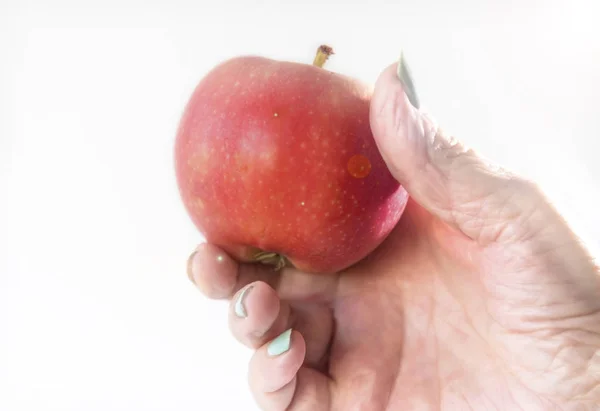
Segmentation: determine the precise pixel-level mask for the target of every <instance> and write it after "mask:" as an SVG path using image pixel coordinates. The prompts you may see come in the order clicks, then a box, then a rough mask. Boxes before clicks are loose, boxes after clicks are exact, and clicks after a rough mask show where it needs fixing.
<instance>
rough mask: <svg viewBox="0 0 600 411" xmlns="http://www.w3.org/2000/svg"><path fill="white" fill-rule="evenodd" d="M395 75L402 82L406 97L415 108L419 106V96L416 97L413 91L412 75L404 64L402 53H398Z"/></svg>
mask: <svg viewBox="0 0 600 411" xmlns="http://www.w3.org/2000/svg"><path fill="white" fill-rule="evenodd" d="M396 75H397V76H398V79H399V80H400V82H401V83H402V86H403V87H404V92H405V93H406V96H407V97H408V101H410V104H412V105H413V106H414V107H415V108H419V98H418V97H417V92H416V91H415V85H414V83H413V80H412V76H411V75H410V69H409V68H408V65H407V64H406V59H405V58H404V53H400V60H399V61H398V68H397V69H396Z"/></svg>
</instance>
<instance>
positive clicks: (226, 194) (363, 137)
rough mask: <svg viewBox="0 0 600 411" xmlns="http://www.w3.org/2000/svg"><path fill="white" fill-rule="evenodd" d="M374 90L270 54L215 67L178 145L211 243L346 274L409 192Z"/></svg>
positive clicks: (191, 200)
mask: <svg viewBox="0 0 600 411" xmlns="http://www.w3.org/2000/svg"><path fill="white" fill-rule="evenodd" d="M370 90H371V88H370V87H367V86H365V85H363V84H361V83H359V82H357V81H355V80H353V79H351V78H348V77H346V76H342V75H340V74H336V73H333V72H330V71H327V70H325V69H322V68H319V67H315V66H311V65H308V64H301V63H293V62H285V61H277V60H272V59H267V58H262V57H254V56H247V57H236V58H233V59H230V60H227V61H225V62H223V63H221V64H219V65H218V66H217V67H215V68H214V69H213V70H211V71H210V72H209V73H208V74H207V75H206V76H205V77H204V78H203V79H202V80H201V81H200V83H199V84H198V86H197V87H196V89H195V90H194V92H193V93H192V95H191V97H190V100H189V102H188V104H187V106H186V107H185V110H184V113H183V115H182V118H181V121H180V125H179V129H178V132H177V136H176V141H175V171H176V178H177V184H178V187H179V191H180V194H181V198H182V201H183V204H184V205H185V208H186V210H187V212H188V214H189V215H190V217H191V220H192V221H193V223H194V224H195V226H196V227H197V228H198V230H199V231H200V232H201V233H202V234H203V235H204V236H205V238H206V239H207V241H209V242H211V243H214V244H216V245H219V246H221V247H223V248H224V249H225V250H226V251H227V252H229V253H230V254H231V255H232V256H233V257H235V258H237V259H239V260H240V261H249V260H252V259H253V257H254V256H255V255H256V253H257V251H260V250H262V251H268V252H274V253H278V254H280V255H283V256H285V257H286V258H287V260H288V261H289V262H290V263H291V264H293V265H295V266H296V267H298V268H299V269H302V270H304V271H307V272H311V273H331V272H337V271H340V270H342V269H344V268H347V267H349V266H350V265H352V264H354V263H356V262H358V261H359V260H361V259H363V258H364V257H365V256H367V255H368V254H369V253H370V252H371V251H373V250H374V249H375V248H376V247H377V246H378V245H379V244H381V242H383V240H384V239H385V238H386V237H387V236H388V235H389V233H390V232H391V230H392V229H393V228H394V227H395V226H396V224H397V222H398V220H399V219H400V217H401V215H402V213H403V211H404V208H405V206H406V202H407V200H408V195H407V193H406V191H405V190H404V188H403V187H402V186H401V185H400V184H399V183H398V182H397V181H396V180H395V179H394V178H393V176H392V175H391V173H390V172H389V170H388V169H387V167H386V165H385V163H384V161H383V159H382V157H381V155H380V153H379V151H378V149H377V146H376V144H375V141H374V139H373V136H372V134H371V129H370V124H369V104H370V96H371V94H370ZM225 113H226V114H227V115H222V114H225Z"/></svg>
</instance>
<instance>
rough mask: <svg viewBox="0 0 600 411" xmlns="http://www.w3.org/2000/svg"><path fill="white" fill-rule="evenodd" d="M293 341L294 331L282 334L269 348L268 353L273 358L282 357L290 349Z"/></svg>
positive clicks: (290, 330)
mask: <svg viewBox="0 0 600 411" xmlns="http://www.w3.org/2000/svg"><path fill="white" fill-rule="evenodd" d="M291 340H292V329H291V328H290V329H289V330H287V331H284V332H282V333H281V334H280V335H279V336H278V337H277V338H275V339H274V340H273V341H271V343H270V344H269V346H268V347H267V353H268V354H269V355H270V356H271V357H275V356H277V355H281V354H283V353H284V352H286V351H287V350H289V349H290V343H291Z"/></svg>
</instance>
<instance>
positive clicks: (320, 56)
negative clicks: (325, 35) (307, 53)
mask: <svg viewBox="0 0 600 411" xmlns="http://www.w3.org/2000/svg"><path fill="white" fill-rule="evenodd" d="M332 54H335V53H334V52H333V49H332V48H331V47H329V46H327V45H324V44H323V45H321V46H319V48H318V49H317V54H316V55H315V59H314V60H313V66H317V67H321V68H323V66H324V65H325V62H326V61H327V59H328V58H329V56H331V55H332Z"/></svg>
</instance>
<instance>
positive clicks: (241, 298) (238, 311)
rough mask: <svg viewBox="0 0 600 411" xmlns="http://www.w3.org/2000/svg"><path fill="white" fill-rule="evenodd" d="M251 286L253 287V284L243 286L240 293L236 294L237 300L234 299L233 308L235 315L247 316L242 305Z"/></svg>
mask: <svg viewBox="0 0 600 411" xmlns="http://www.w3.org/2000/svg"><path fill="white" fill-rule="evenodd" d="M252 288H254V286H253V285H251V286H248V287H246V288H244V289H243V290H242V292H241V293H240V295H239V296H238V298H237V300H236V301H235V305H234V306H233V310H234V312H235V315H237V316H238V317H240V318H246V317H248V313H247V312H246V307H245V306H244V299H245V298H246V295H247V294H248V292H249V291H250V290H251V289H252Z"/></svg>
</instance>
